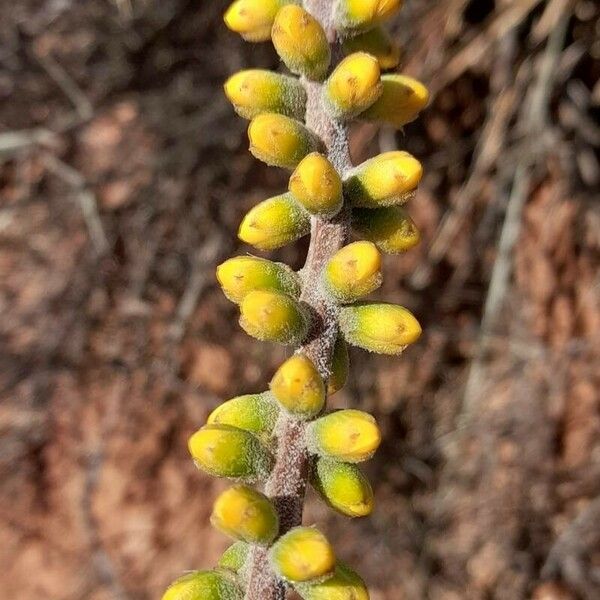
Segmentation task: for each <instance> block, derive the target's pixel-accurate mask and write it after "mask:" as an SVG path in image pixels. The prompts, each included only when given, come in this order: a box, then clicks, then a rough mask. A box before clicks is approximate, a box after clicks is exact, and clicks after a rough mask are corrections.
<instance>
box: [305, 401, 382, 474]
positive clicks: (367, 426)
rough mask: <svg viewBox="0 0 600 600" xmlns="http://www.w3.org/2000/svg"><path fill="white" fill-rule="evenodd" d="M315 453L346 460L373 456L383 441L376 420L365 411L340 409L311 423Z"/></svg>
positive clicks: (311, 444)
mask: <svg viewBox="0 0 600 600" xmlns="http://www.w3.org/2000/svg"><path fill="white" fill-rule="evenodd" d="M307 439H308V447H309V449H310V451H311V452H313V453H314V454H318V455H319V456H324V457H325V458H333V459H336V460H343V461H346V462H362V461H363V460H368V459H369V458H371V456H373V454H374V453H375V450H377V448H378V447H379V444H380V443H381V432H380V431H379V427H377V423H376V422H375V419H374V418H373V417H372V416H371V415H370V414H368V413H366V412H363V411H362V410H354V409H345V410H337V411H335V412H332V413H330V414H328V415H325V416H323V417H320V418H318V419H317V420H316V421H313V422H312V423H310V424H309V425H308V428H307Z"/></svg>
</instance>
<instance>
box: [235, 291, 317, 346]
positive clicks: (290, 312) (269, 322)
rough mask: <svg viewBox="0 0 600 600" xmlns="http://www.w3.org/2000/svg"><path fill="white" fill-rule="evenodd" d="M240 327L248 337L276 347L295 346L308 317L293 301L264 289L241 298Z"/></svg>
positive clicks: (306, 330) (299, 339)
mask: <svg viewBox="0 0 600 600" xmlns="http://www.w3.org/2000/svg"><path fill="white" fill-rule="evenodd" d="M240 310H241V317H240V325H241V326H242V329H243V330H244V331H245V332H246V333H247V334H248V335H251V336H252V337H255V338H257V339H259V340H264V341H268V342H277V343H279V344H286V345H290V346H293V345H296V344H299V343H300V342H301V341H302V340H303V339H304V338H305V337H306V334H307V333H308V325H309V317H308V315H307V313H306V311H305V310H304V309H303V308H302V306H301V305H300V304H299V303H298V302H296V300H294V299H292V298H290V297H289V296H286V295H285V294H281V293H279V292H272V291H268V290H257V291H255V292H250V293H249V294H247V295H246V296H245V298H244V299H243V300H242V303H241V305H240Z"/></svg>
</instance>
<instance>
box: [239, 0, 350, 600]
mask: <svg viewBox="0 0 600 600" xmlns="http://www.w3.org/2000/svg"><path fill="white" fill-rule="evenodd" d="M334 4H335V3H334ZM304 6H305V8H306V9H307V10H308V11H309V12H310V13H311V14H312V15H313V16H314V17H315V18H316V19H318V20H319V21H320V23H321V24H322V25H323V27H324V29H325V31H326V32H327V36H328V39H329V42H330V44H331V45H332V54H333V56H334V62H335V60H336V59H337V57H338V56H339V55H340V49H339V47H338V42H337V35H336V31H335V29H334V28H333V26H332V22H333V19H332V3H331V2H330V0H305V2H304ZM303 84H304V86H305V88H306V92H307V96H308V102H307V107H306V124H307V126H308V127H309V128H310V129H312V130H313V131H314V132H315V133H316V134H317V135H319V136H320V137H321V140H322V141H323V144H324V145H325V148H326V150H327V155H328V158H329V160H330V161H331V162H332V163H333V165H334V166H335V168H336V169H337V171H338V172H339V173H340V175H341V176H343V175H344V174H345V173H346V172H347V171H348V169H350V168H351V167H352V164H351V162H350V153H349V149H348V135H347V133H348V132H347V128H346V126H345V125H344V124H343V123H340V122H337V121H335V120H333V119H332V118H331V117H330V116H329V114H328V112H327V110H325V107H324V106H323V100H322V87H323V86H322V84H320V83H317V82H314V81H308V80H303ZM348 228H349V212H348V210H347V209H344V208H343V209H342V210H341V212H340V213H339V214H338V215H337V216H336V217H335V218H333V219H330V220H324V219H320V218H317V217H312V220H311V238H310V246H309V248H308V254H307V257H306V263H305V265H304V269H303V270H302V278H303V285H302V294H301V296H300V299H301V301H302V302H304V303H305V305H307V307H308V308H309V309H310V312H311V313H312V315H313V318H314V320H313V327H312V331H311V333H310V335H309V338H308V340H307V341H306V342H305V344H304V345H303V346H302V347H301V348H300V349H299V351H300V352H302V353H304V354H306V356H308V357H309V358H310V359H311V360H312V361H313V363H314V364H315V366H316V367H317V368H318V370H319V373H320V374H321V377H323V379H324V380H325V381H327V379H328V378H329V376H330V374H331V356H332V352H333V346H334V344H335V340H336V337H337V334H338V325H337V316H336V310H335V306H334V305H332V304H331V303H330V302H329V301H328V300H327V298H326V297H325V296H323V294H322V291H321V286H320V285H319V282H320V278H321V274H322V272H323V268H324V266H325V265H326V263H327V261H328V260H329V259H330V258H331V257H332V256H333V254H334V253H335V252H336V251H337V250H339V249H340V248H341V247H342V246H343V245H344V244H345V242H346V239H347V237H348ZM304 429H305V424H304V423H303V422H302V421H299V420H298V419H295V418H293V417H291V416H288V415H286V414H285V413H283V412H282V413H281V415H280V417H279V421H278V423H277V428H276V437H277V450H276V453H275V466H274V467H273V470H272V472H271V474H270V476H269V478H268V480H267V482H266V484H265V493H266V494H267V496H269V497H270V498H271V499H272V500H273V503H274V504H275V506H276V508H277V512H278V513H279V520H280V529H279V534H280V535H283V534H284V533H286V532H287V531H289V530H290V529H291V528H292V527H296V526H297V525H300V524H301V523H302V509H303V505H304V494H305V491H306V483H307V479H308V474H309V455H308V452H307V450H306V443H305V439H304ZM247 581H248V585H247V591H246V600H283V599H284V598H285V587H284V586H283V585H282V584H281V583H280V582H279V581H278V580H277V579H276V577H275V575H274V574H273V572H272V570H271V568H270V566H269V563H268V558H267V549H265V548H262V547H260V546H254V547H253V549H252V553H251V555H250V558H249V562H248V565H247Z"/></svg>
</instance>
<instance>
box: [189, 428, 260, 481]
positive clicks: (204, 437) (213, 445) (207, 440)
mask: <svg viewBox="0 0 600 600" xmlns="http://www.w3.org/2000/svg"><path fill="white" fill-rule="evenodd" d="M188 448H189V451H190V454H191V455H192V458H193V459H194V462H195V463H196V466H197V467H198V468H199V469H202V470H203V471H206V472H207V473H209V474H211V475H215V476H216V477H233V478H236V479H244V480H246V481H256V480H257V479H262V478H264V477H265V476H266V475H267V474H268V472H269V470H270V467H271V456H270V454H269V453H268V451H267V450H266V449H265V448H264V446H263V445H262V444H261V443H260V441H259V440H258V438H256V437H255V436H254V435H252V434H251V433H249V432H248V431H244V430H243V429H238V428H237V427H231V426H230V425H205V426H204V427H202V428H201V429H199V430H198V431H197V432H196V433H194V435H192V437H190V439H189V441H188Z"/></svg>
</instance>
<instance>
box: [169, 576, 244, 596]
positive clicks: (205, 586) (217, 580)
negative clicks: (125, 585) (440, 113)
mask: <svg viewBox="0 0 600 600" xmlns="http://www.w3.org/2000/svg"><path fill="white" fill-rule="evenodd" d="M243 597H244V592H243V591H242V590H241V588H240V587H239V586H238V585H237V583H236V581H235V578H234V575H233V574H232V573H230V572H228V571H193V572H192V573H187V574H185V575H184V576H183V577H180V578H179V579H177V580H176V581H174V582H173V583H172V584H171V585H170V586H169V587H168V589H167V591H166V592H165V593H164V595H163V597H162V600H223V598H227V599H228V600H242V598H243Z"/></svg>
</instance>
